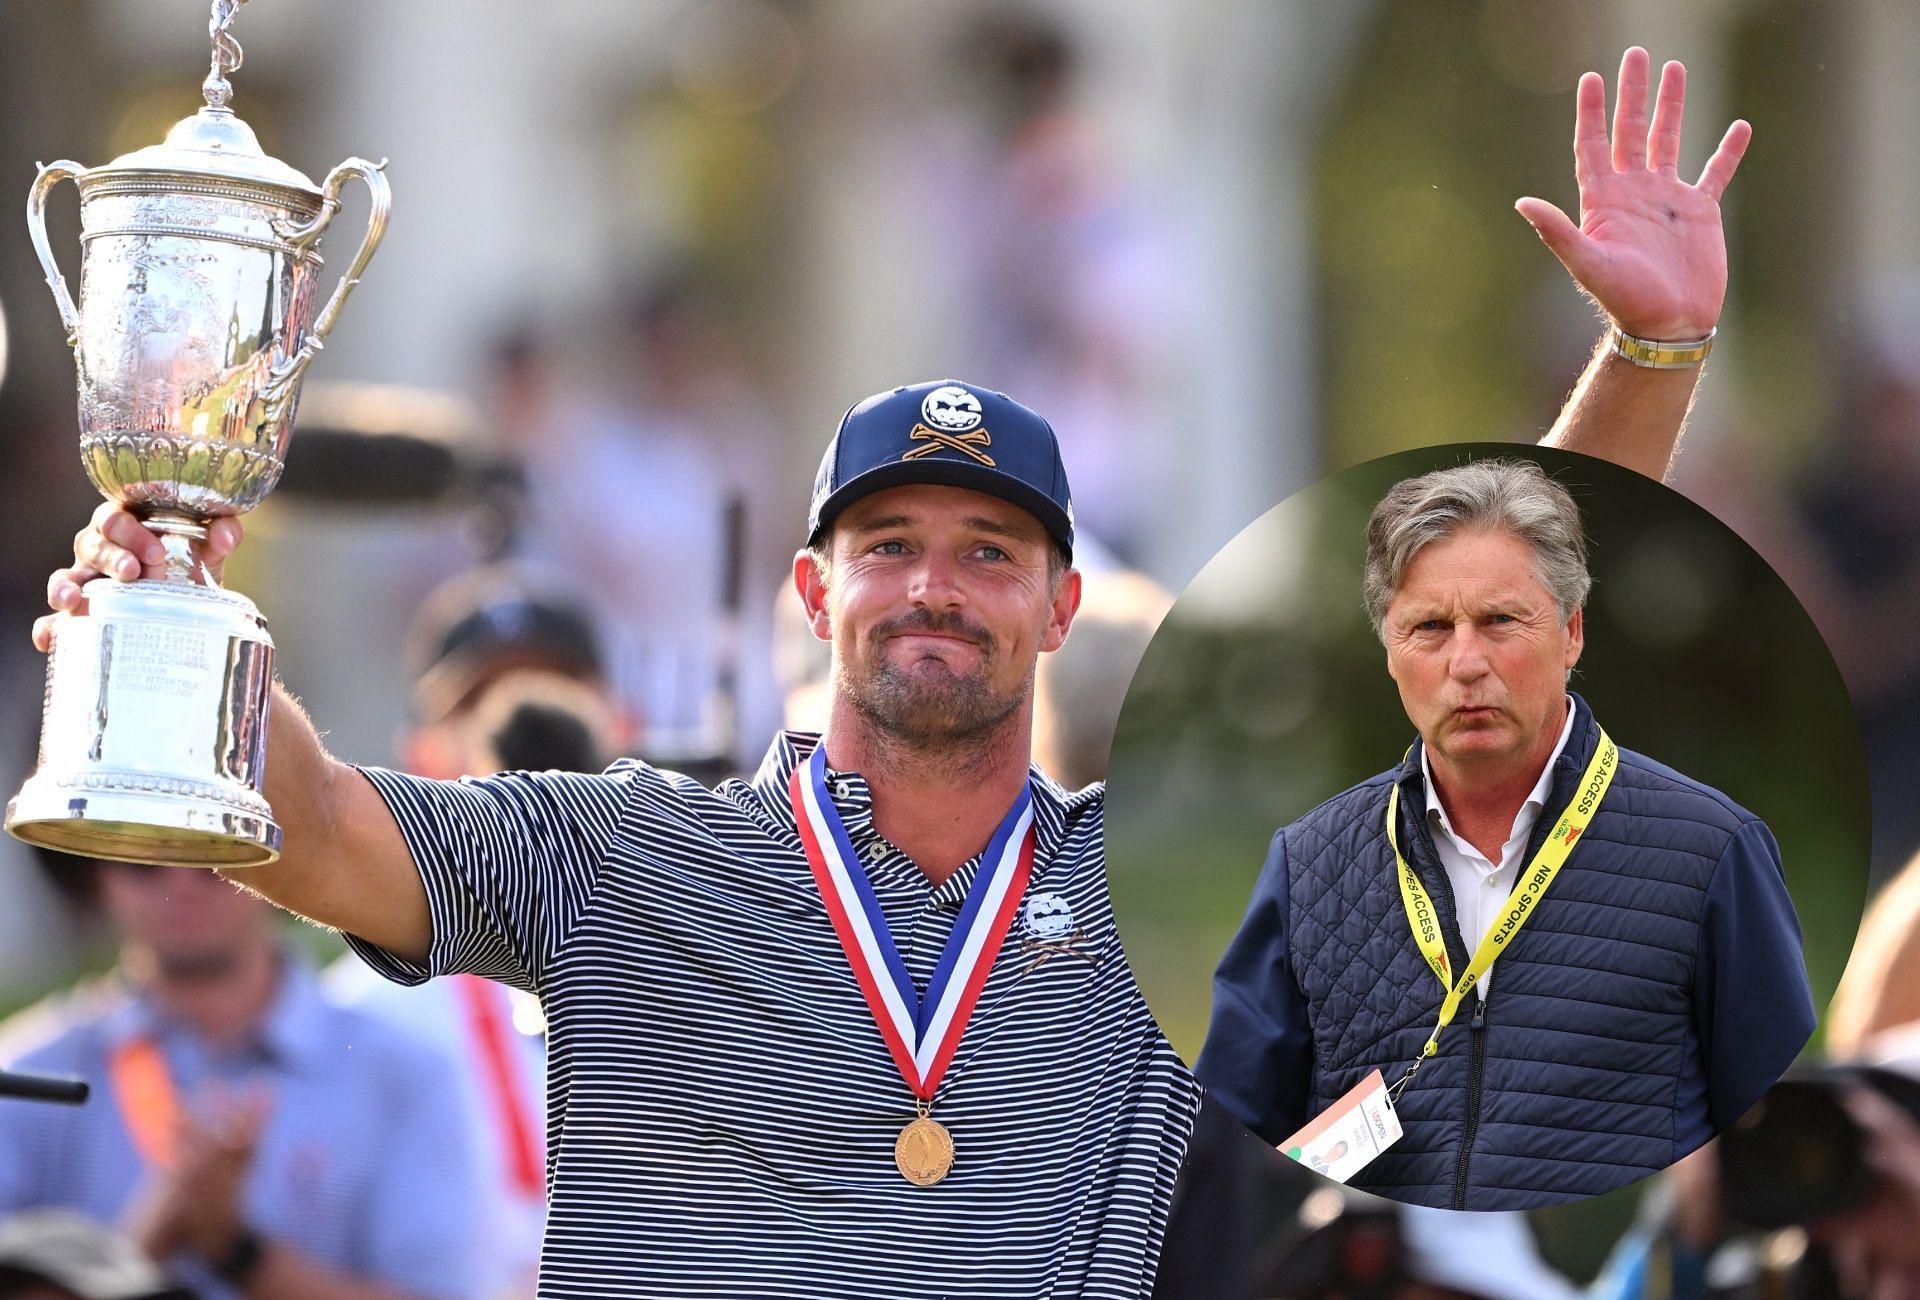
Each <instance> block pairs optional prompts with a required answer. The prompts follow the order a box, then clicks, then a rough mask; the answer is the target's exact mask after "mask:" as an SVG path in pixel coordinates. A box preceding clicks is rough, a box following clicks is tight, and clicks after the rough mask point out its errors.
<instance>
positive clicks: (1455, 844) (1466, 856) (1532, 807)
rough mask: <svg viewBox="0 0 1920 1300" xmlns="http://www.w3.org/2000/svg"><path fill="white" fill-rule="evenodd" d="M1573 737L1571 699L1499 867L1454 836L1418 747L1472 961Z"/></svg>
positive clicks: (1483, 985)
mask: <svg viewBox="0 0 1920 1300" xmlns="http://www.w3.org/2000/svg"><path fill="white" fill-rule="evenodd" d="M1572 734H1573V700H1572V699H1570V698H1569V699H1568V700H1567V720H1566V722H1565V723H1564V724H1563V725H1562V726H1561V728H1560V740H1559V743H1558V744H1556V745H1554V747H1553V753H1551V754H1549V755H1548V756H1547V761H1546V765H1545V766H1543V767H1542V768H1541V769H1540V779H1539V780H1537V781H1535V782H1534V783H1533V789H1532V790H1530V791H1528V792H1527V799H1526V802H1525V803H1523V804H1521V805H1520V811H1519V812H1518V813H1517V814H1515V816H1514V819H1513V829H1512V830H1511V831H1510V832H1509V833H1508V835H1507V842H1506V843H1505V844H1502V845H1501V846H1500V862H1499V865H1497V866H1496V865H1495V864H1494V863H1492V862H1489V861H1488V860H1487V857H1486V855H1485V854H1483V853H1481V852H1480V850H1479V849H1476V848H1474V847H1473V845H1471V844H1469V843H1467V842H1466V841H1465V840H1463V839H1461V838H1460V836H1459V835H1458V834H1456V833H1455V832H1454V829H1453V822H1452V821H1451V820H1450V819H1449V818H1448V817H1447V810H1446V808H1445V807H1443V806H1442V805H1441V803H1440V794H1439V792H1438V791H1437V790H1435V789H1434V787H1433V769H1432V768H1431V767H1430V766H1428V764H1427V748H1426V746H1425V745H1422V746H1421V747H1420V779H1421V780H1422V781H1424V782H1425V783H1426V791H1427V829H1428V830H1430V831H1432V832H1433V847H1434V849H1435V850H1436V851H1437V852H1438V853H1439V855H1440V865H1441V866H1443V867H1445V868H1446V869H1447V883H1448V884H1449V885H1451V886H1452V887H1453V912H1454V917H1455V919H1456V920H1457V921H1458V922H1459V925H1460V939H1461V942H1463V943H1465V944H1466V946H1467V954H1468V956H1469V957H1471V956H1472V954H1473V950H1474V949H1475V948H1477V947H1478V946H1479V945H1480V941H1481V940H1482V939H1484V938H1486V937H1487V931H1489V930H1491V929H1493V924H1494V922H1495V921H1497V920H1499V919H1500V915H1501V913H1503V912H1505V911H1506V909H1507V896H1508V895H1509V894H1511V893H1512V892H1513V881H1514V875H1515V873H1516V872H1517V871H1518V870H1519V868H1520V855H1521V854H1523V853H1525V852H1526V850H1527V840H1528V838H1529V837H1530V836H1531V835H1532V834H1533V827H1534V823H1536V822H1538V821H1539V820H1540V810H1541V809H1542V808H1544V807H1546V804H1547V792H1548V791H1549V790H1550V789H1552V788H1553V765H1554V764H1555V763H1556V762H1558V761H1559V758H1560V751H1561V750H1563V749H1565V748H1566V747H1567V738H1568V737H1569V736H1571V735H1572ZM1492 980H1493V972H1492V971H1491V970H1488V971H1487V973H1486V974H1484V975H1482V976H1481V977H1480V982H1479V984H1478V985H1476V986H1475V988H1476V990H1477V991H1478V993H1479V994H1480V996H1481V997H1482V998H1485V997H1486V996H1487V986H1488V984H1490V983H1491V982H1492Z"/></svg>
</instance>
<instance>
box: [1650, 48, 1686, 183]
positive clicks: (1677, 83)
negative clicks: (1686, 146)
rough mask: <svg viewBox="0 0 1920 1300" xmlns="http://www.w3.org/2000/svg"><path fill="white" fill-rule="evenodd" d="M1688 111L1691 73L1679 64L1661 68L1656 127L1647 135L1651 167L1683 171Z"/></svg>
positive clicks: (1675, 62) (1674, 172)
mask: <svg viewBox="0 0 1920 1300" xmlns="http://www.w3.org/2000/svg"><path fill="white" fill-rule="evenodd" d="M1686 110H1687V70H1686V68H1685V67H1684V66H1682V65H1681V64H1680V63H1678V62H1677V61H1669V62H1668V64H1667V66H1666V67H1664V68H1662V69H1660V94H1659V96H1658V97H1657V98H1656V99H1655V100H1654V101H1653V127H1652V129H1650V130H1649V131H1648V132H1647V166H1649V167H1651V168H1653V169H1654V170H1655V171H1657V172H1665V173H1666V174H1667V175H1669V176H1672V175H1675V174H1676V173H1677V172H1678V171H1679V168H1680V119H1681V118H1682V117H1683V116H1685V114H1686Z"/></svg>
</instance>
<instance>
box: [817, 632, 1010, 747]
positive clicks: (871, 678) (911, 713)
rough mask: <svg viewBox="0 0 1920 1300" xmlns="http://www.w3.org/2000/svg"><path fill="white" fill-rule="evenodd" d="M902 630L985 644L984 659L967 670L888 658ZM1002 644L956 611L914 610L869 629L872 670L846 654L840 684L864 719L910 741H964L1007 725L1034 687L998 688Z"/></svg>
mask: <svg viewBox="0 0 1920 1300" xmlns="http://www.w3.org/2000/svg"><path fill="white" fill-rule="evenodd" d="M903 632H928V633H936V634H939V635H944V636H959V637H965V638H967V639H968V640H970V641H972V642H973V643H974V644H975V645H976V646H978V647H979V650H980V662H979V664H978V665H976V666H975V667H974V668H973V669H972V671H970V672H966V673H957V672H954V671H953V670H951V669H949V668H947V667H946V666H945V665H943V664H935V665H932V666H930V667H923V666H921V665H919V664H913V665H908V666H905V667H902V666H900V665H898V664H895V663H894V662H893V661H892V660H890V659H888V658H887V653H886V643H887V640H888V639H889V638H890V637H894V636H898V635H899V634H901V633H903ZM998 645H999V642H998V640H997V639H996V638H995V637H994V635H993V633H992V632H989V631H988V630H987V629H986V628H984V627H981V626H980V625H978V624H975V623H970V622H968V621H967V620H966V619H964V618H962V617H960V616H959V615H957V614H949V615H946V616H944V617H943V616H936V615H934V614H933V613H931V612H929V611H927V610H924V609H923V610H916V611H915V612H914V613H912V614H908V615H906V616H904V617H902V618H897V619H894V620H893V621H891V622H888V623H883V624H881V625H880V626H879V627H876V628H875V629H873V631H872V632H870V633H869V634H868V636H867V649H868V654H869V656H870V658H869V659H868V661H867V662H869V663H871V664H872V665H873V668H872V669H871V671H867V672H864V673H860V672H857V671H855V670H853V669H850V667H849V666H848V665H847V663H846V662H845V661H842V663H841V665H840V668H839V678H840V682H839V685H840V690H841V691H842V692H843V693H844V694H845V695H846V697H847V699H848V701H849V702H850V703H851V704H852V705H853V707H854V710H855V711H856V712H858V713H859V714H860V716H861V717H862V718H864V719H866V720H867V721H868V722H869V723H871V724H872V725H873V726H874V728H875V729H876V730H878V731H879V732H880V733H882V734H883V735H886V736H890V737H892V738H893V739H894V740H897V741H899V742H900V743H902V744H904V745H908V746H911V747H913V748H923V747H930V746H934V745H965V744H967V743H969V742H972V741H977V740H980V739H982V738H983V737H986V736H990V735H992V734H993V733H994V732H995V731H997V730H998V729H999V728H1000V727H1001V726H1002V725H1004V724H1005V723H1006V721H1007V719H1008V718H1010V717H1012V716H1013V714H1014V713H1015V712H1016V711H1017V710H1018V709H1019V708H1020V706H1021V705H1022V704H1023V703H1025V702H1026V698H1027V692H1028V691H1029V690H1030V689H1031V687H1032V682H1031V680H1030V679H1029V680H1028V681H1023V682H1022V683H1021V684H1020V685H1019V686H1018V687H1017V688H1015V689H1014V690H1012V691H1009V692H1006V693H1004V694H1002V693H997V692H996V691H995V690H994V688H993V683H992V682H991V680H990V679H989V668H990V666H991V665H992V663H993V655H994V651H995V649H996V648H997V647H998Z"/></svg>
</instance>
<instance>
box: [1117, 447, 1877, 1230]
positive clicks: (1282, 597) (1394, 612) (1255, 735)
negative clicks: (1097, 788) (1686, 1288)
mask: <svg viewBox="0 0 1920 1300" xmlns="http://www.w3.org/2000/svg"><path fill="white" fill-rule="evenodd" d="M1108 787H1109V798H1108V801H1107V809H1108V811H1107V827H1106V834H1107V862H1108V867H1109V872H1110V876H1111V880H1112V890H1113V897H1114V906H1115V912H1116V914H1117V916H1118V918H1119V924H1120V932H1121V938H1122V940H1123V942H1124V944H1125V946H1126V950H1127V953H1128V955H1129V959H1130V960H1131V962H1132V963H1133V966H1134V969H1135V972H1136V974H1137V976H1138V978H1139V981H1140V984H1141V986H1142V988H1143V989H1144V990H1145V991H1146V995H1147V999H1148V1002H1149V1003H1150V1004H1151V1005H1152V1007H1153V1009H1154V1012H1155V1014H1156V1015H1157V1016H1158V1017H1159V1018H1160V1022H1161V1024H1162V1025H1163V1027H1164V1028H1165V1029H1166V1031H1167V1034H1168V1036H1169V1037H1170V1038H1171V1039H1172V1040H1173V1043H1174V1045H1175V1046H1176V1047H1177V1048H1178V1049H1179V1050H1180V1052H1181V1054H1182V1056H1183V1057H1184V1058H1185V1059H1186V1060H1188V1061H1190V1062H1192V1063H1193V1064H1194V1066H1195V1069H1196V1072H1197V1073H1198V1074H1199V1076H1200V1080H1201V1082H1202V1083H1203V1084H1204V1085H1205V1086H1206V1088H1207V1089H1208V1092H1209V1094H1210V1096H1211V1097H1212V1099H1213V1101H1214V1102H1216V1103H1218V1104H1220V1105H1221V1106H1223V1107H1224V1108H1225V1109H1226V1110H1227V1111H1228V1112H1230V1113H1231V1114H1232V1115H1233V1116H1234V1117H1235V1118H1237V1119H1238V1120H1239V1121H1240V1122H1241V1123H1243V1124H1245V1125H1246V1126H1247V1127H1248V1128H1249V1129H1251V1130H1253V1131H1254V1132H1255V1133H1257V1134H1258V1135H1259V1136H1260V1137H1262V1138H1263V1139H1264V1140H1266V1141H1267V1142H1269V1143H1271V1144H1273V1145H1274V1146H1276V1147H1278V1148H1279V1149H1280V1150H1282V1151H1283V1152H1285V1153H1286V1154H1287V1155H1289V1156H1292V1157H1293V1158H1294V1159H1295V1160H1297V1161H1299V1162H1300V1163H1301V1164H1302V1165H1304V1166H1306V1167H1307V1168H1309V1169H1312V1170H1313V1171H1315V1172H1316V1173H1319V1174H1323V1175H1325V1176H1327V1177H1329V1178H1332V1179H1334V1180H1336V1181H1339V1182H1342V1183H1345V1184H1348V1185H1350V1186H1353V1187H1356V1188H1361V1189H1364V1190H1366V1191H1370V1192H1374V1193H1378V1194H1380V1195H1383V1196H1387V1197H1391V1198H1393V1199H1395V1200H1398V1201H1403V1202H1407V1203H1410V1204H1418V1205H1428V1206H1438V1207H1442V1208H1452V1209H1467V1210H1513V1209H1526V1208H1532V1207H1536V1206H1543V1205H1551V1204H1557V1203H1561V1202H1565V1201H1570V1200H1575V1199H1579V1198H1583V1197H1589V1196H1594V1195H1598V1194H1600V1193H1603V1192H1606V1191H1609V1190H1611V1189H1613V1188H1617V1187H1622V1186H1625V1185H1626V1184H1629V1183H1632V1182H1634V1181H1636V1180H1638V1179H1640V1178H1642V1177H1644V1176H1646V1175H1648V1174H1651V1173H1653V1172H1655V1171H1656V1170H1659V1169H1663V1168H1665V1167H1667V1166H1668V1165H1670V1164H1672V1163H1673V1162H1674V1161H1676V1160H1677V1159H1679V1158H1680V1157H1681V1156H1683V1155H1685V1154H1686V1153H1688V1152H1689V1151H1691V1150H1693V1149H1695V1148H1696V1147H1698V1146H1700V1145H1701V1144H1702V1143H1704V1142H1706V1141H1707V1140H1708V1139H1709V1138H1710V1137H1711V1136H1712V1135H1713V1134H1715V1133H1717V1132H1720V1131H1722V1130H1724V1129H1726V1128H1727V1127H1728V1126H1729V1125H1731V1124H1732V1123H1733V1122H1734V1121H1735V1120H1737V1119H1739V1118H1740V1116H1741V1115H1742V1114H1743V1113H1745V1112H1746V1111H1747V1109H1748V1108H1749V1107H1751V1106H1752V1105H1753V1104H1754V1102H1755V1101H1756V1100H1758V1099H1759V1097H1760V1096H1761V1094H1762V1093H1764V1092H1765V1091H1766V1090H1767V1088H1768V1087H1769V1086H1770V1085H1771V1084H1772V1083H1773V1082H1774V1080H1775V1079H1777V1078H1778V1077H1779V1076H1780V1074H1781V1073H1782V1071H1784V1070H1785V1069H1786V1068H1787V1067H1788V1066H1789V1065H1790V1064H1791V1063H1792V1062H1793V1061H1794V1059H1795V1057H1796V1056H1797V1055H1799V1054H1800V1053H1801V1052H1802V1051H1803V1050H1804V1049H1805V1048H1806V1047H1807V1046H1808V1044H1809V1041H1810V1039H1811V1038H1812V1037H1813V1036H1814V1035H1815V1033H1816V1029H1817V1024H1816V1021H1817V1011H1816V1009H1817V1008H1820V1007H1824V1006H1825V1005H1826V1003H1827V1000H1828V998H1829V997H1830V996H1831V994H1832V992H1833V988H1834V985H1835V984H1836V983H1837V982H1838V979H1839V975H1840V971H1841V968H1842V966H1843V965H1844V964H1845V961H1846V958H1847V954H1848V951H1849V949H1850V947H1851V945H1852V941H1853V936H1854V932H1855V928H1856V926H1857V924H1858V921H1859V916H1860V909H1861V905H1862V901H1863V899H1864V896H1865V891H1866V872H1867V862H1868V849H1869V819H1868V802H1867V783H1866V770H1865V763H1864V760H1863V758H1862V754H1861V746H1860V738H1859V733H1858V730H1857V728H1856V726H1855V723H1854V717H1853V712H1852V708H1851V705H1850V704H1849V702H1848V698H1847V695H1846V692H1845V689H1844V688H1843V686H1842V684H1841V680H1840V676H1839V673H1838V671H1837V670H1836V669H1835V667H1834V664H1833V661H1832V658H1831V656H1830V655H1829V654H1828V653H1827V649H1826V647H1825V645H1824V644H1823V643H1822V641H1821V640H1820V637H1819V634H1818V633H1817V632H1816V631H1815V630H1814V626H1813V623H1812V621H1811V620H1810V619H1809V618H1808V617H1807V615H1806V613H1805V612H1804V611H1803V610H1802V609H1801V608H1800V606H1799V604H1798V603H1797V602H1796V601H1795V600H1794V598H1793V596H1792V595H1791V593H1790V592H1789V591H1788V590H1787V588H1786V585H1785V584H1784V583H1783V582H1782V581H1781V580H1780V579H1779V578H1778V577H1777V576H1776V575H1775V574H1774V573H1773V572H1772V570H1771V569H1769V568H1768V567H1767V565H1766V563H1765V562H1764V561H1762V560H1761V559H1760V558H1759V556H1757V555H1756V554H1755V553H1754V552H1753V551H1752V550H1751V549H1750V548H1749V547H1747V546H1746V544H1745V543H1743V542H1742V541H1741V540H1740V539H1739V538H1738V537H1737V536H1735V535H1734V534H1733V532H1732V531H1730V530H1729V529H1727V528H1726V527H1725V526H1724V525H1722V524H1720V523H1719V522H1718V521H1717V520H1715V519H1714V518H1713V517H1712V516H1711V515H1710V514H1708V513H1707V512H1706V511H1704V510H1702V509H1700V508H1699V507H1697V506H1695V505H1694V504H1692V503H1691V502H1689V501H1688V500H1686V499H1685V498H1684V497H1682V496H1680V495H1679V494H1677V493H1675V492H1673V491H1671V490H1669V489H1667V488H1665V487H1663V486H1661V485H1660V484H1658V483H1655V482H1653V481H1651V480H1649V479H1646V478H1644V477H1642V476H1640V475H1638V474H1635V473H1633V472H1631V471H1628V470H1624V469H1621V468H1619V467H1618V466H1615V465H1612V464H1610V463H1608V462H1605V461H1599V460H1594V459H1592V458H1589V457H1585V456H1579V455H1575V454H1571V453H1565V452H1555V451H1552V450H1547V449H1537V448H1522V447H1515V446H1513V445H1511V444H1505V443H1502V444H1484V445H1483V444H1465V445H1453V446H1447V447H1435V448H1427V449H1422V450H1419V451H1414V452H1407V453H1402V454H1399V455H1395V456H1389V457H1385V458H1382V459H1380V460H1375V461H1371V462H1368V463H1366V464H1364V465H1360V466H1356V467H1355V468H1353V469H1350V470H1346V471H1344V472H1342V473H1339V474H1336V475H1334V476H1332V477H1330V478H1328V479H1325V480H1323V481H1322V482H1321V483H1319V484H1317V485H1316V486H1314V487H1312V488H1309V489H1308V490H1306V491H1304V492H1301V493H1299V494H1298V495H1296V496H1294V497H1291V498H1289V499H1288V500H1287V501H1285V502H1284V503H1282V504H1281V505H1279V506H1277V507H1275V508H1274V509H1273V510H1271V511H1269V512H1268V513H1267V514H1266V515H1264V516H1262V517H1261V518H1260V519H1259V520H1257V521H1256V522H1255V523H1254V524H1253V525H1251V526H1250V527H1248V528H1247V529H1246V530H1245V531H1244V532H1242V533H1241V534H1240V535H1239V536H1238V537H1237V538H1235V539H1234V540H1233V541H1232V542H1231V543H1229V544H1228V546H1227V547H1226V548H1225V549H1224V550H1222V551H1221V552H1220V553H1219V554H1218V555H1216V556H1215V557H1214V558H1213V560H1212V561H1211V562H1210V563H1209V564H1208V565H1207V567H1206V568H1205V569H1204V570H1203V571H1202V572H1201V574H1200V576H1199V577H1198V578H1197V579H1195V580H1194V582H1193V583H1192V585H1191V586H1189V587H1188V588H1187V590H1186V591H1185V592H1184V593H1183V594H1182V596H1181V597H1180V599H1179V601H1178V602H1177V603H1176V604H1175V606H1174V608H1173V610H1172V612H1171V613H1170V614H1169V615H1168V617H1167V619H1166V621H1165V623H1163V624H1162V626H1161V628H1160V631H1159V633H1158V634H1157V635H1156V637H1155V638H1154V641H1153V644H1152V645H1151V646H1150V647H1149V649H1148V650H1147V652H1146V655H1145V656H1144V658H1143V659H1142V661H1141V664H1140V669H1139V672H1138V674H1137V675H1136V676H1135V678H1134V681H1133V685H1132V688H1131V690H1130V691H1129V693H1128V696H1127V700H1126V704H1125V706H1124V708H1123V709H1122V711H1121V715H1120V721H1119V726H1118V731H1117V734H1116V736H1115V740H1114V746H1113V754H1112V761H1111V767H1110V775H1109V780H1108Z"/></svg>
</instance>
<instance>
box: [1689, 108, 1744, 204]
mask: <svg viewBox="0 0 1920 1300" xmlns="http://www.w3.org/2000/svg"><path fill="white" fill-rule="evenodd" d="M1752 139H1753V127H1752V126H1750V125H1749V124H1748V123H1747V122H1746V121H1745V120H1744V119H1737V120H1735V122H1734V124H1733V125H1732V126H1730V127H1728V128H1727V133H1726V134H1725V135H1724V136H1722V137H1721V138H1720V147H1719V148H1718V149H1715V150H1714V151H1713V157H1711V158H1709V159H1707V165H1706V167H1704V168H1703V169H1702V170H1701V172H1700V180H1699V181H1698V182H1697V184H1696V186H1695V188H1697V189H1698V190H1699V191H1700V192H1701V193H1702V194H1704V195H1706V196H1707V197H1708V198H1710V199H1712V200H1713V201H1714V202H1715V203H1718V202H1719V201H1720V196H1721V195H1722V194H1725V193H1726V192H1727V184H1728V182H1730V181H1732V180H1733V174H1734V172H1736V171H1738V170H1739V168H1740V160H1741V159H1742V158H1744V157H1746V155H1747V142H1748V141H1749V140H1752Z"/></svg>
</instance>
